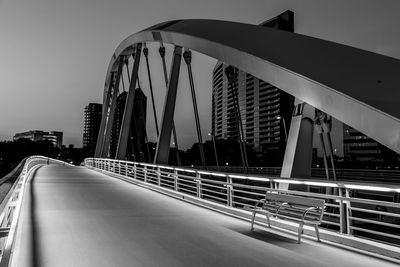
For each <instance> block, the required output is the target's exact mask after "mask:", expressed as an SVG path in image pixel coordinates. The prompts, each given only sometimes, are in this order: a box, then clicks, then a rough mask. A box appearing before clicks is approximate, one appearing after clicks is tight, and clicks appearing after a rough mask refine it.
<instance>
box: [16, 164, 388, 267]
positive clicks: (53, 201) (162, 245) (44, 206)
mask: <svg viewBox="0 0 400 267" xmlns="http://www.w3.org/2000/svg"><path fill="white" fill-rule="evenodd" d="M15 242H16V243H15V249H14V253H13V259H12V266H24V267H25V266H41V267H46V266H51V267H54V266H86V267H87V266H296V267H301V266H307V267H308V266H360V267H361V266H362V267H367V266H395V264H392V263H389V262H386V261H383V260H380V259H376V258H372V257H370V256H367V255H363V254H358V253H355V252H351V251H349V250H346V249H342V248H338V247H335V246H330V245H328V244H324V243H318V242H314V241H311V240H307V239H305V240H304V242H303V243H302V244H300V245H299V244H297V243H296V235H295V234H293V236H287V235H286V236H283V235H281V234H276V233H274V232H273V231H263V230H261V229H257V230H256V231H255V232H250V230H249V223H248V222H245V221H242V220H239V219H236V218H232V217H229V216H226V215H223V214H220V213H217V212H214V211H211V210H208V209H205V208H201V207H199V206H196V205H191V204H189V203H186V202H183V201H180V200H177V199H174V198H172V197H168V196H165V195H162V194H159V193H156V192H154V191H151V190H148V189H145V188H142V187H139V186H135V185H132V184H129V183H127V182H124V181H121V180H119V179H116V178H111V177H108V176H106V175H103V174H99V173H97V172H95V171H92V170H88V169H86V168H84V167H68V166H55V165H50V166H44V167H41V168H40V169H38V170H37V171H36V173H35V174H34V175H33V177H32V179H31V180H30V181H29V182H28V184H27V187H26V192H25V196H24V200H23V204H22V209H21V217H20V220H19V224H18V228H17V233H16V241H15Z"/></svg>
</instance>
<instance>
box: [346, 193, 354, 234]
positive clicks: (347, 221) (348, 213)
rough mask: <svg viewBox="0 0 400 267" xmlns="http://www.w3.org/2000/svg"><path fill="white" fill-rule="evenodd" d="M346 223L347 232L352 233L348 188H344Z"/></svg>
mask: <svg viewBox="0 0 400 267" xmlns="http://www.w3.org/2000/svg"><path fill="white" fill-rule="evenodd" d="M346 198H347V201H346V203H347V204H346V224H347V234H348V235H352V234H353V231H352V230H351V228H350V227H351V218H350V217H351V210H350V209H351V203H350V189H348V188H346Z"/></svg>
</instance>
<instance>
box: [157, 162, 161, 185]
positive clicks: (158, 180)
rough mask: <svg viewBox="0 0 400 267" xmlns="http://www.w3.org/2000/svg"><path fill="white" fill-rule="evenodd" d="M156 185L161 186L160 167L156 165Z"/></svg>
mask: <svg viewBox="0 0 400 267" xmlns="http://www.w3.org/2000/svg"><path fill="white" fill-rule="evenodd" d="M157 185H158V186H161V173H160V167H157Z"/></svg>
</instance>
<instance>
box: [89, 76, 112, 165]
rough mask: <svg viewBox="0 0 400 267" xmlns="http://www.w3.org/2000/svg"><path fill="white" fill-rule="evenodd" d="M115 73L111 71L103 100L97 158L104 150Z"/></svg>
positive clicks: (96, 151) (95, 154)
mask: <svg viewBox="0 0 400 267" xmlns="http://www.w3.org/2000/svg"><path fill="white" fill-rule="evenodd" d="M114 75H115V72H111V74H110V81H109V84H108V90H107V92H106V94H105V96H104V100H103V108H102V112H101V114H102V115H101V122H100V129H99V133H98V137H97V143H96V150H95V153H94V156H95V157H96V158H100V157H101V151H102V150H103V140H104V130H105V128H106V124H107V116H106V114H107V113H108V106H109V104H110V97H111V91H112V86H113V82H114Z"/></svg>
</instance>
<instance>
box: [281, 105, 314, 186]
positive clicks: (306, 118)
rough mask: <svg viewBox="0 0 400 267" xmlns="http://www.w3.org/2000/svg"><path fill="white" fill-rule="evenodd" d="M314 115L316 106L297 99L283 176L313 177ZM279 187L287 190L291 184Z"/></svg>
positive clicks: (284, 160)
mask: <svg viewBox="0 0 400 267" xmlns="http://www.w3.org/2000/svg"><path fill="white" fill-rule="evenodd" d="M314 117H315V109H314V107H312V106H310V105H309V104H307V103H305V102H302V101H300V100H298V99H296V101H295V108H294V111H293V116H292V120H291V123H290V130H289V136H288V140H287V144H286V150H285V156H284V159H283V165H282V171H281V177H287V178H309V177H311V163H312V144H313V134H314ZM279 189H283V190H287V189H289V186H288V184H282V183H280V184H279Z"/></svg>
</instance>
